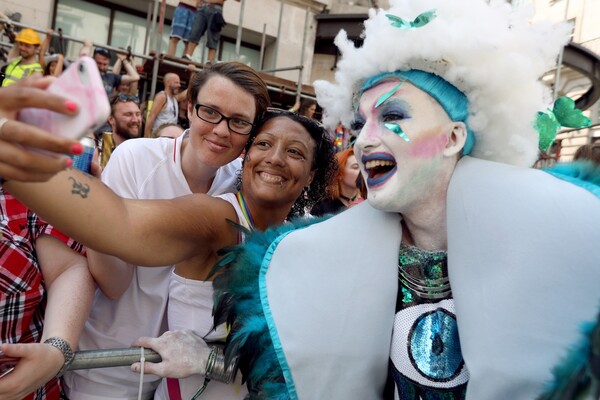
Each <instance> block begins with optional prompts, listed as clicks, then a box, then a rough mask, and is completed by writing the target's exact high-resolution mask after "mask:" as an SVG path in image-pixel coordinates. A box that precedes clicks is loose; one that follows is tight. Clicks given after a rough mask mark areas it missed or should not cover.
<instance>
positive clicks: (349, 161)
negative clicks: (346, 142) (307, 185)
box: [310, 148, 362, 217]
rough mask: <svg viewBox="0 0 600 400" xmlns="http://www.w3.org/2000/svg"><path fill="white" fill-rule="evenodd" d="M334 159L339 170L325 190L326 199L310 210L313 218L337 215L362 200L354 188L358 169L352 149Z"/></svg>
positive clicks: (358, 191) (338, 154)
mask: <svg viewBox="0 0 600 400" xmlns="http://www.w3.org/2000/svg"><path fill="white" fill-rule="evenodd" d="M336 159H337V162H338V166H339V168H338V171H337V174H336V175H335V177H334V179H333V182H331V185H329V187H328V188H327V197H326V198H325V199H323V200H321V201H319V202H318V203H317V204H315V205H314V207H313V208H312V209H311V210H310V213H311V214H312V215H314V216H315V217H320V216H323V215H325V214H337V213H339V212H340V211H343V210H346V209H348V208H350V207H352V206H354V205H356V204H358V203H360V201H361V200H362V197H361V194H360V190H359V189H358V187H357V186H356V180H357V178H358V176H359V175H360V168H359V167H358V162H357V161H356V157H355V156H354V149H352V148H349V149H346V150H343V151H341V152H339V153H337V154H336Z"/></svg>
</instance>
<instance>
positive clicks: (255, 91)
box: [187, 61, 271, 123]
mask: <svg viewBox="0 0 600 400" xmlns="http://www.w3.org/2000/svg"><path fill="white" fill-rule="evenodd" d="M213 76H222V77H224V78H227V79H229V80H231V81H232V82H233V83H235V84H236V85H238V86H239V87H241V88H242V89H243V90H245V91H246V92H248V93H250V94H251V95H252V97H254V102H255V103H256V115H255V116H254V121H252V122H253V123H256V122H257V121H258V120H260V119H261V118H262V115H263V114H264V112H265V110H266V109H267V107H269V106H270V105H271V100H270V98H269V90H268V89H267V85H266V84H265V82H263V80H262V79H261V78H260V76H258V73H257V72H256V71H255V70H253V69H252V68H250V67H248V66H247V65H246V64H242V63H239V62H237V61H231V62H222V63H216V64H212V65H211V66H210V67H207V68H205V69H203V70H202V71H199V72H196V73H195V74H194V76H193V77H192V79H191V81H190V85H189V87H188V93H187V99H188V102H189V104H191V105H192V106H193V105H194V104H196V103H197V102H198V93H200V89H202V87H203V86H204V85H205V84H206V82H208V80H209V79H210V78H211V77H213Z"/></svg>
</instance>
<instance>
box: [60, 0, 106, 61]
mask: <svg viewBox="0 0 600 400" xmlns="http://www.w3.org/2000/svg"><path fill="white" fill-rule="evenodd" d="M109 26H110V10H109V9H108V8H106V7H102V6H99V5H96V4H91V3H87V2H84V1H81V0H60V2H59V3H58V6H57V10H56V24H55V27H56V30H58V28H62V31H63V34H64V35H67V36H71V37H74V38H81V39H84V38H90V39H92V40H93V41H94V42H97V43H107V42H108V27H109ZM81 46H82V45H81V44H80V43H76V42H73V43H69V45H67V50H66V54H65V56H66V57H67V58H77V56H78V54H79V50H80V49H81Z"/></svg>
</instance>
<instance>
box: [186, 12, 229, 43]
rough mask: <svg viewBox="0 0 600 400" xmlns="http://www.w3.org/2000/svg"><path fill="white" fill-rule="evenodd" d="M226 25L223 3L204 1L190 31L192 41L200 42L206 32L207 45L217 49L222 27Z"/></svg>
mask: <svg viewBox="0 0 600 400" xmlns="http://www.w3.org/2000/svg"><path fill="white" fill-rule="evenodd" d="M224 25H225V21H224V20H223V6H222V5H221V4H211V3H204V4H203V5H202V6H200V8H199V9H198V11H196V17H195V18H194V25H193V26H192V32H191V33H190V42H193V43H196V44H198V42H199V41H200V38H201V37H202V35H204V33H205V32H206V47H208V48H209V49H216V48H217V47H218V46H219V40H220V39H221V29H223V26H224Z"/></svg>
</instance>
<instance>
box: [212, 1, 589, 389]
mask: <svg viewBox="0 0 600 400" xmlns="http://www.w3.org/2000/svg"><path fill="white" fill-rule="evenodd" d="M568 32H569V28H568V26H565V25H555V26H552V25H551V24H546V23H541V24H535V25H533V24H531V23H530V22H529V20H528V15H525V14H524V13H523V11H518V10H513V9H512V8H511V6H510V5H508V4H506V3H505V2H503V1H492V2H490V3H489V4H488V2H487V1H484V0H419V1H416V0H396V1H392V7H391V8H390V9H389V10H378V11H372V12H371V14H370V18H369V20H368V21H367V22H366V23H365V37H364V45H363V46H362V47H360V48H355V47H354V45H353V44H352V42H350V41H348V40H347V39H346V35H345V32H343V31H342V32H341V33H340V34H339V35H338V37H337V39H336V44H337V45H338V47H339V48H340V51H341V53H342V57H341V61H340V62H339V63H338V71H337V73H336V82H335V83H328V82H316V83H315V87H316V89H317V96H318V99H319V102H320V104H321V105H322V106H323V107H324V110H325V120H326V122H328V123H329V124H330V125H334V124H335V123H337V121H340V120H341V121H342V122H343V123H344V124H346V125H351V126H352V127H353V129H355V130H356V131H357V132H358V133H359V136H358V139H357V141H356V145H355V153H356V154H357V159H358V160H359V162H360V163H361V169H362V172H363V174H364V177H365V181H366V183H367V186H368V190H369V194H368V200H369V205H367V204H365V205H363V206H357V207H355V208H354V209H351V210H349V211H347V212H344V213H342V214H341V215H339V216H336V217H334V218H331V219H329V220H327V221H324V222H321V223H318V224H314V225H311V226H309V227H305V228H304V229H299V230H296V231H293V232H291V233H290V232H289V228H287V227H283V228H281V229H280V230H278V231H274V232H271V234H272V237H271V238H268V237H265V236H264V235H263V236H261V237H259V238H255V239H254V240H251V241H250V243H251V244H252V247H247V248H245V249H238V251H239V252H240V253H241V257H238V259H243V260H245V261H247V260H248V259H250V260H251V262H250V264H252V263H254V264H255V267H254V268H255V270H256V271H258V272H257V274H256V276H255V277H252V278H253V279H256V293H258V294H257V295H256V297H257V298H258V302H259V303H260V306H259V307H258V310H256V309H253V311H252V312H249V311H248V310H251V309H252V308H251V307H250V306H249V304H250V303H251V302H252V300H257V299H256V298H254V299H253V298H252V297H253V296H249V295H248V292H250V290H248V287H246V286H244V279H241V277H243V278H248V275H247V271H248V268H249V267H248V265H247V264H248V263H246V262H239V261H233V262H231V263H230V264H229V271H227V273H226V274H225V275H223V276H222V277H221V278H219V279H217V281H216V283H215V286H216V289H217V293H220V302H221V305H222V307H221V310H219V309H217V317H221V318H225V317H222V316H221V313H220V311H223V310H224V313H225V316H226V317H227V318H228V319H229V321H230V322H231V323H232V328H233V331H232V334H231V335H230V351H231V352H237V351H238V349H239V348H242V350H241V351H242V355H241V359H242V363H243V364H242V370H243V371H244V372H245V373H246V377H247V379H248V381H249V385H250V389H251V393H258V394H259V397H260V395H262V397H264V398H292V399H294V398H300V399H375V398H380V397H382V396H383V393H384V389H383V386H384V385H383V381H384V380H385V376H386V373H385V370H386V369H387V370H388V371H389V374H388V377H389V381H388V382H392V384H391V385H389V386H393V388H392V389H391V390H389V391H388V392H389V393H388V394H387V396H388V397H389V398H395V399H403V400H404V399H410V400H417V399H425V400H430V399H436V400H437V399H463V398H465V397H466V398H468V399H476V400H482V399H483V400H485V399H507V398H510V399H523V400H525V399H534V398H536V397H538V396H542V394H543V393H544V392H545V391H549V392H551V391H552V390H553V389H556V390H554V392H555V393H556V392H557V391H558V390H557V387H558V388H560V387H562V386H564V385H563V382H558V381H556V382H554V386H552V385H553V383H552V381H553V369H554V368H555V367H557V366H559V365H560V364H561V362H562V360H563V358H565V357H566V356H567V354H568V351H569V349H570V348H571V347H572V346H574V345H576V344H577V342H578V341H579V339H580V336H581V333H580V329H581V326H582V324H583V323H585V322H587V321H594V320H595V318H596V315H597V314H596V313H597V311H598V306H599V304H600V289H599V288H598V282H600V269H599V268H598V264H599V263H600V247H599V246H597V238H598V237H599V235H600V225H599V223H600V201H599V200H598V197H597V196H598V195H599V194H600V189H599V188H598V187H597V186H595V185H594V184H593V183H590V182H587V181H585V180H584V179H582V177H583V175H585V174H586V173H588V174H592V178H595V179H596V184H597V183H598V181H600V176H599V175H598V171H597V170H586V169H585V168H584V167H578V168H575V167H574V168H571V169H570V171H571V174H570V175H571V176H568V175H569V174H568V173H565V171H561V172H560V173H559V172H553V175H551V174H549V173H546V172H542V171H538V170H534V169H531V168H530V166H531V165H532V164H533V162H534V161H535V160H536V158H537V155H538V151H539V150H538V145H540V144H541V145H542V147H544V148H546V147H548V146H549V145H550V143H551V142H552V140H553V136H552V135H555V134H556V130H557V129H558V128H559V127H560V125H565V126H567V125H571V126H583V125H586V124H589V121H588V120H587V119H586V118H585V117H583V116H582V115H581V112H580V111H579V110H576V109H574V107H573V102H572V100H570V99H560V100H559V101H557V103H556V104H555V106H554V108H553V110H552V111H549V110H548V105H549V104H550V103H551V99H550V96H548V91H547V89H546V87H545V86H544V85H543V84H542V83H541V82H540V81H539V77H540V76H541V75H542V74H543V73H544V72H545V71H547V70H549V69H550V68H551V67H552V66H553V65H554V63H555V62H556V56H557V54H558V52H559V50H560V48H561V47H562V46H563V45H565V44H566V42H567V38H568ZM543 110H548V111H545V112H540V111H543ZM586 171H587V172H586ZM590 171H591V172H590ZM594 174H595V175H594ZM557 177H560V178H562V179H559V178H557ZM371 207H374V208H375V209H377V210H382V211H385V212H387V213H390V214H388V217H387V218H386V217H384V216H383V217H382V216H381V214H379V213H378V212H377V211H376V210H373V208H371ZM395 216H399V217H400V219H399V220H397V219H395V218H394V217H395ZM396 227H398V228H399V229H395V228H396ZM342 232H353V234H354V236H353V237H352V239H351V243H349V244H347V246H346V250H347V251H345V252H343V253H344V254H340V253H341V252H339V251H336V252H332V251H331V244H330V242H329V241H328V239H329V240H330V238H331V237H334V236H339V234H341V233H342ZM348 236H350V235H348ZM270 239H272V240H270ZM256 244H262V245H263V248H264V254H260V255H257V254H256V252H254V253H253V252H252V251H251V250H253V251H254V250H256V247H255V245H256ZM234 253H235V252H234ZM258 253H260V252H258ZM251 256H252V257H256V259H255V260H252V259H251ZM263 256H264V257H263ZM232 258H233V257H232ZM226 261H227V262H229V261H230V260H229V259H227V260H226ZM243 272H244V273H243ZM392 282H393V283H394V284H393V285H392V284H391V283H392ZM396 283H397V285H396ZM236 291H238V292H239V294H238V293H236ZM218 300H219V299H218ZM232 304H233V306H232ZM394 307H395V311H396V312H395V318H394V317H393V314H394V312H393V311H392V309H393V308H394ZM257 315H261V316H264V322H261V323H258V322H257V321H256V316H257ZM256 338H258V340H255V339H256ZM390 348H391V353H390V357H389V361H390V362H389V368H388V358H387V355H388V350H389V349H390ZM584 354H585V353H584ZM269 356H272V358H274V359H275V361H274V362H273V363H271V364H269ZM582 360H583V361H584V362H583V364H585V356H584V357H583V358H582ZM580 364H581V363H580ZM580 366H581V365H580ZM582 368H583V367H582ZM582 368H580V369H578V370H580V371H581V370H585V368H583V369H582ZM571 370H572V368H571ZM583 375H585V373H584V374H583ZM559 377H560V376H559ZM586 377H587V375H586ZM561 385H562V386H561ZM282 393H283V394H282ZM573 393H575V392H571V394H567V395H565V396H566V397H563V398H571V397H573V396H572V394H573ZM279 396H281V397H279ZM548 396H550V394H548ZM596 397H597V395H596Z"/></svg>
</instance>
